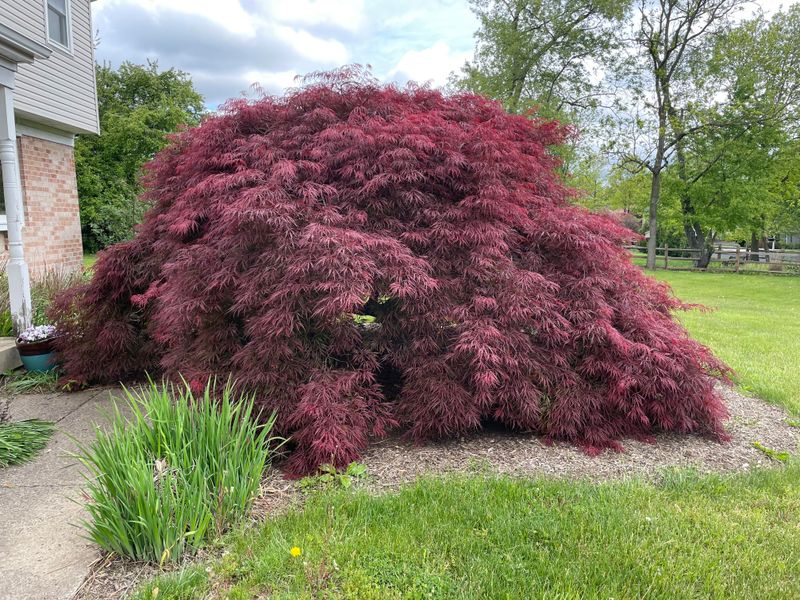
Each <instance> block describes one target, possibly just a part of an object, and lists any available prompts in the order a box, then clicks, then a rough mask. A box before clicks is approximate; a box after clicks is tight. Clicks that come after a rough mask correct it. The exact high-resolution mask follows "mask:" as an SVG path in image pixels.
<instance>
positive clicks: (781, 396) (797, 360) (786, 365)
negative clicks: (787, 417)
mask: <svg viewBox="0 0 800 600" xmlns="http://www.w3.org/2000/svg"><path fill="white" fill-rule="evenodd" d="M655 276H656V277H657V278H658V279H661V280H663V281H667V282H669V283H670V285H672V287H673V289H674V290H675V293H676V295H677V296H678V297H679V298H680V299H682V300H685V301H687V302H695V303H700V304H704V305H705V306H708V307H710V308H714V309H716V310H714V311H713V312H710V313H703V312H700V311H692V312H689V313H683V314H680V315H679V318H680V320H681V321H682V322H683V323H684V325H685V326H686V327H687V329H689V332H690V333H691V334H692V336H693V337H695V338H696V339H698V340H700V341H701V342H703V343H704V344H706V345H708V346H710V347H711V348H712V349H713V350H714V352H715V353H716V354H717V356H719V357H720V358H722V359H723V360H724V361H725V362H727V363H728V364H729V365H730V366H731V367H733V369H734V370H735V371H736V382H737V384H738V385H739V386H740V387H741V388H742V389H743V390H744V391H745V392H747V393H750V394H753V395H754V396H757V397H759V398H762V399H764V400H767V401H769V402H774V403H776V404H780V405H782V406H785V407H786V408H788V409H789V410H790V411H792V412H793V413H794V414H800V277H781V276H768V275H736V274H723V273H692V272H680V271H655Z"/></svg>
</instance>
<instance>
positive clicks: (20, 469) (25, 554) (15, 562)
mask: <svg viewBox="0 0 800 600" xmlns="http://www.w3.org/2000/svg"><path fill="white" fill-rule="evenodd" d="M112 394H118V391H117V390H115V389H113V388H102V389H100V388H96V389H90V390H86V391H82V392H77V393H70V394H62V393H54V394H52V393H51V394H26V395H20V396H15V397H12V398H11V404H10V407H11V419H12V420H13V421H17V420H21V419H33V418H38V419H44V420H48V421H55V422H56V427H57V431H56V433H55V435H54V436H53V438H52V439H51V441H50V443H49V444H48V446H47V448H45V450H44V451H43V452H42V454H41V455H40V456H39V457H38V458H37V459H36V460H34V461H33V462H31V463H27V464H24V465H19V466H16V467H8V468H5V469H0V600H11V599H13V600H28V599H30V600H34V599H35V600H68V599H70V598H72V596H73V595H74V594H75V591H76V590H77V589H78V587H79V586H80V585H81V583H82V582H83V580H84V578H85V577H86V575H87V573H88V570H89V566H90V565H91V563H92V562H93V561H94V560H96V559H97V558H98V556H99V552H98V550H97V548H96V547H95V546H94V545H93V544H91V543H90V542H89V541H87V540H86V539H84V538H83V537H81V535H82V531H81V529H79V528H78V527H76V525H78V523H79V521H80V520H81V518H84V517H85V516H86V513H85V512H84V511H83V509H82V507H81V505H80V504H78V503H76V502H75V501H76V500H79V492H80V487H81V484H82V477H81V472H80V466H79V465H78V463H77V462H76V461H75V460H74V459H72V458H70V457H69V456H68V455H67V453H69V452H71V451H74V450H75V443H74V442H73V441H72V440H71V439H70V438H69V436H72V437H74V438H76V439H78V440H80V441H81V442H87V441H89V440H90V439H92V438H93V437H94V423H96V422H102V420H103V418H102V413H103V410H104V409H107V408H108V407H109V406H110V397H111V395H112Z"/></svg>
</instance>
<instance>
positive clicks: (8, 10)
mask: <svg viewBox="0 0 800 600" xmlns="http://www.w3.org/2000/svg"><path fill="white" fill-rule="evenodd" d="M90 4H91V3H90V0H70V11H71V12H70V18H71V38H72V49H71V52H67V51H65V50H63V49H61V48H60V47H59V46H58V45H57V44H53V43H52V42H50V40H49V39H48V38H47V23H46V20H45V2H44V0H0V23H3V24H4V25H6V26H8V27H11V28H12V29H14V30H16V31H18V32H20V33H21V34H23V35H26V36H27V37H29V38H31V39H32V40H35V41H37V42H40V43H42V44H45V45H46V46H48V47H49V48H51V49H52V50H53V53H52V54H51V55H50V57H49V58H46V59H43V60H36V61H34V62H33V64H21V65H19V68H18V72H17V75H16V81H15V86H14V96H15V98H14V108H15V112H16V113H17V115H18V116H19V117H22V118H24V119H26V120H29V121H35V122H38V123H43V124H45V125H49V126H52V127H56V128H59V129H63V130H65V131H69V132H73V133H97V132H98V131H99V119H98V115H97V89H96V87H95V78H94V45H93V43H92V13H91V6H90Z"/></svg>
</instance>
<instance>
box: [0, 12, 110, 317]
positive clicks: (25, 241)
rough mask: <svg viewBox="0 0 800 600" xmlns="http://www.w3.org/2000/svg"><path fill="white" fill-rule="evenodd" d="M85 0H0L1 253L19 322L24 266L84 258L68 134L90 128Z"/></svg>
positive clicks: (92, 100)
mask: <svg viewBox="0 0 800 600" xmlns="http://www.w3.org/2000/svg"><path fill="white" fill-rule="evenodd" d="M90 3H91V0H0V165H2V170H1V171H0V173H2V194H0V212H1V213H2V214H0V252H2V251H5V253H6V257H7V260H8V274H9V285H10V287H11V308H12V313H14V315H15V317H16V318H20V317H21V318H23V320H26V319H25V318H24V317H25V313H26V311H27V310H28V307H30V301H29V298H28V295H29V292H28V291H27V288H28V271H29V269H30V271H31V272H33V273H34V274H36V273H38V272H41V271H42V270H44V269H46V268H60V269H76V268H79V267H80V265H81V264H82V246H81V229H80V217H79V212H78V194H77V186H76V181H75V161H74V152H73V142H74V137H75V134H76V133H98V131H99V120H98V115H97V90H96V86H95V77H94V46H93V43H92V22H91V7H90Z"/></svg>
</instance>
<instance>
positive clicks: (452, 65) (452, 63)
mask: <svg viewBox="0 0 800 600" xmlns="http://www.w3.org/2000/svg"><path fill="white" fill-rule="evenodd" d="M471 56H472V53H471V52H454V51H452V50H451V49H450V46H449V45H448V44H447V43H446V42H443V41H441V40H440V41H438V42H436V43H435V44H433V46H430V47H428V48H425V49H423V50H409V51H408V52H406V53H405V54H404V55H403V56H402V57H401V58H400V60H399V61H397V64H396V65H395V66H394V68H393V69H392V70H391V71H389V77H390V78H394V79H400V80H402V79H406V80H412V81H416V82H417V83H425V82H428V81H431V82H432V83H433V84H434V85H438V86H441V85H444V84H446V83H447V79H448V77H449V76H450V73H451V72H452V71H458V70H459V69H460V68H461V66H462V65H463V64H464V61H465V60H467V59H468V58H470V57H471Z"/></svg>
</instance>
